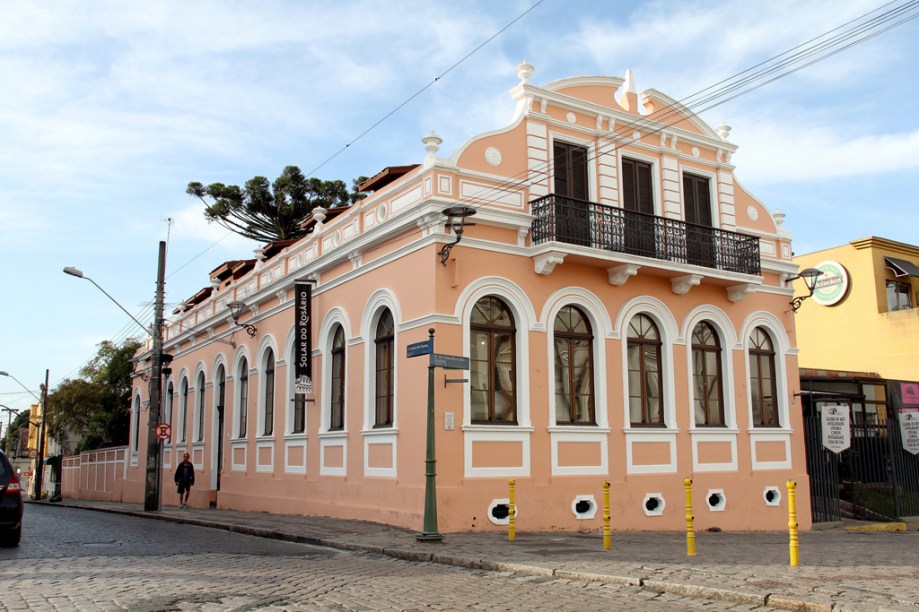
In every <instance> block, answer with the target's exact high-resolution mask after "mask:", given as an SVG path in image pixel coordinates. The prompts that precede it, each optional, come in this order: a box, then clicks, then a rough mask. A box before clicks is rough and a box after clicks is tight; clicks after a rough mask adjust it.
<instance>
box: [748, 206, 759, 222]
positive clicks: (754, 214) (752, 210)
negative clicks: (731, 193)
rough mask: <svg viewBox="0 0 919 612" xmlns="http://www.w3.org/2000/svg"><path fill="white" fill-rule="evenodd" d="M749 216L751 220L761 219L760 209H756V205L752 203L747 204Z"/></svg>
mask: <svg viewBox="0 0 919 612" xmlns="http://www.w3.org/2000/svg"><path fill="white" fill-rule="evenodd" d="M747 218H748V219H750V221H756V220H757V219H759V211H758V210H756V207H755V206H753V205H752V204H751V205H750V206H747Z"/></svg>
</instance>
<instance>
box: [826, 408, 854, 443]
mask: <svg viewBox="0 0 919 612" xmlns="http://www.w3.org/2000/svg"><path fill="white" fill-rule="evenodd" d="M820 418H821V425H822V427H821V429H822V431H823V446H825V447H826V448H827V449H828V450H831V451H833V452H834V453H841V452H842V451H844V450H846V449H847V448H849V447H850V446H852V438H851V432H850V429H849V407H848V406H846V405H842V404H835V405H829V406H823V407H822V408H821V409H820Z"/></svg>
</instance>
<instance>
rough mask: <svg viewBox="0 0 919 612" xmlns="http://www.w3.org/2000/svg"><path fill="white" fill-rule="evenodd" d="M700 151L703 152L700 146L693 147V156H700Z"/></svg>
mask: <svg viewBox="0 0 919 612" xmlns="http://www.w3.org/2000/svg"><path fill="white" fill-rule="evenodd" d="M700 153H701V151H699V147H693V148H692V156H693V157H699V154H700Z"/></svg>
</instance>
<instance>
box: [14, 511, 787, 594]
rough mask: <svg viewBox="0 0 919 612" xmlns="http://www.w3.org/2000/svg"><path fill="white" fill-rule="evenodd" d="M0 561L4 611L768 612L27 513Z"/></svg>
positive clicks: (205, 531)
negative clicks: (15, 543)
mask: <svg viewBox="0 0 919 612" xmlns="http://www.w3.org/2000/svg"><path fill="white" fill-rule="evenodd" d="M26 511H27V516H26V522H25V525H26V528H25V533H24V535H23V543H22V545H21V546H20V547H19V548H18V549H2V550H0V604H2V608H3V609H5V610H14V611H18V610H23V611H25V610H99V609H103V610H118V609H127V610H150V611H152V610H307V609H317V608H321V609H330V610H406V609H453V610H459V609H481V610H495V609H554V610H583V609H587V608H594V609H617V610H630V609H632V610H646V609H649V608H654V609H655V610H694V609H695V610H700V609H706V610H712V609H717V610H729V609H742V610H768V609H771V608H767V607H763V606H756V605H750V604H732V603H728V602H708V601H705V600H703V599H690V598H684V597H680V596H677V595H674V594H666V593H663V594H662V593H656V592H654V591H653V590H649V589H646V588H645V589H643V588H641V587H638V586H633V585H611V584H600V583H588V582H583V581H577V580H566V579H561V578H558V577H552V576H525V575H520V574H514V573H509V572H507V573H502V572H490V571H484V570H472V569H466V568H459V567H450V566H447V565H442V564H432V563H419V562H412V561H406V560H401V559H394V558H392V557H387V556H383V555H379V554H375V553H369V552H363V553H362V552H347V551H337V550H332V549H327V548H322V547H315V546H309V545H305V544H296V543H290V542H283V541H279V540H272V539H263V538H257V537H253V536H248V535H241V534H237V533H231V532H228V531H224V530H216V529H209V528H206V527H197V526H192V525H183V524H177V523H171V522H165V521H157V520H146V519H143V518H135V517H129V516H120V515H116V514H109V513H100V512H90V511H85V510H78V509H59V508H48V507H45V506H42V505H38V504H30V505H28V506H27V508H26Z"/></svg>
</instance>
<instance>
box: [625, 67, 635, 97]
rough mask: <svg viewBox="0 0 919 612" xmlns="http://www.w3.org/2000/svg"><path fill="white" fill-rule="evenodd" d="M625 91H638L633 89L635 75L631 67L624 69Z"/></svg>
mask: <svg viewBox="0 0 919 612" xmlns="http://www.w3.org/2000/svg"><path fill="white" fill-rule="evenodd" d="M625 91H626V93H638V92H637V91H636V90H635V75H634V74H633V73H632V69H631V68H629V69H627V70H626V71H625Z"/></svg>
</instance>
